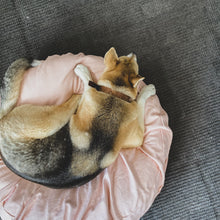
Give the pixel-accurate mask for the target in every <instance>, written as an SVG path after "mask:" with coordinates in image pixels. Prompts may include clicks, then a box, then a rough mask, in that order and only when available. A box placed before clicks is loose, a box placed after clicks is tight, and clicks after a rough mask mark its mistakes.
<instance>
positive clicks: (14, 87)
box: [0, 58, 32, 119]
mask: <svg viewBox="0 0 220 220" xmlns="http://www.w3.org/2000/svg"><path fill="white" fill-rule="evenodd" d="M31 63H32V62H31V61H29V60H27V59H25V58H21V59H18V60H16V61H14V62H13V63H12V64H11V65H10V66H9V68H8V69H7V71H6V73H5V76H4V78H3V87H2V88H1V107H0V119H2V118H3V117H4V116H5V115H6V114H8V113H9V112H10V111H11V110H12V109H13V108H14V107H15V105H16V103H17V101H18V98H19V93H20V88H21V83H22V80H23V77H24V73H25V71H26V70H27V69H28V68H29V67H31Z"/></svg>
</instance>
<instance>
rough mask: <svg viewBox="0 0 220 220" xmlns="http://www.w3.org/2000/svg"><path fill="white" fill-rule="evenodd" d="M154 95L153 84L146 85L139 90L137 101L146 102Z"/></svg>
mask: <svg viewBox="0 0 220 220" xmlns="http://www.w3.org/2000/svg"><path fill="white" fill-rule="evenodd" d="M155 94H156V88H155V86H154V85H153V84H150V85H146V86H144V87H143V89H142V90H141V92H140V94H139V95H138V99H137V101H141V100H143V101H146V100H147V99H148V98H149V97H150V96H152V95H155Z"/></svg>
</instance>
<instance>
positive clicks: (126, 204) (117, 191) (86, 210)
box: [0, 53, 172, 220]
mask: <svg viewBox="0 0 220 220" xmlns="http://www.w3.org/2000/svg"><path fill="white" fill-rule="evenodd" d="M78 63H82V64H84V65H86V66H87V67H88V68H89V69H90V71H91V74H92V77H93V80H94V81H95V82H97V79H98V78H99V76H100V75H101V74H102V72H103V71H104V68H105V66H104V62H103V58H102V57H98V56H92V55H84V54H82V53H80V54H77V55H74V54H71V53H68V54H65V55H62V56H59V55H54V56H50V57H48V58H47V59H46V60H45V61H42V62H41V64H40V65H38V66H37V67H34V68H31V69H29V70H28V71H27V73H26V74H25V78H24V80H23V84H22V89H21V93H20V98H19V101H18V105H22V104H24V103H32V104H38V105H46V104H49V105H51V104H57V105H58V104H61V103H63V102H64V101H66V100H67V99H68V98H69V97H70V96H71V95H72V93H82V92H83V83H82V82H81V80H80V79H79V78H78V77H77V76H76V75H75V74H74V68H75V66H76V65H77V64H78ZM140 74H141V73H140ZM143 85H144V83H139V86H138V87H139V88H138V89H139V90H140V89H141V87H143ZM144 123H145V134H144V143H143V146H140V147H138V148H136V149H128V150H126V149H124V150H122V151H121V152H120V154H119V156H118V158H117V159H116V161H115V162H114V163H113V164H112V165H111V166H109V167H108V168H107V169H105V170H104V171H103V172H102V173H101V174H100V175H98V176H97V177H96V178H94V179H93V180H92V181H90V182H89V183H87V184H85V185H83V186H80V187H78V188H71V189H50V188H47V187H44V186H41V185H38V184H35V183H32V182H29V181H27V180H25V179H22V178H20V177H18V176H17V175H15V174H14V173H12V172H11V171H10V170H9V169H8V168H7V167H6V166H5V165H4V163H3V162H2V160H1V158H0V216H1V217H2V219H3V220H7V219H14V218H15V219H53V220H54V219H66V220H67V219H75V220H78V219H102V220H104V219H139V218H140V217H141V216H142V215H144V213H145V212H146V211H147V210H148V209H149V208H150V206H151V204H152V203H153V201H154V199H155V198H156V196H157V195H158V194H159V192H160V191H161V188H162V187H163V184H164V179H165V170H166V166H167V160H168V154H169V149H170V145H171V140H172V131H171V130H170V128H169V126H168V116H167V114H166V112H165V111H164V110H163V109H162V107H161V105H160V102H159V99H158V97H157V96H156V95H155V96H152V97H150V98H149V99H148V100H147V102H146V105H145V122H144Z"/></svg>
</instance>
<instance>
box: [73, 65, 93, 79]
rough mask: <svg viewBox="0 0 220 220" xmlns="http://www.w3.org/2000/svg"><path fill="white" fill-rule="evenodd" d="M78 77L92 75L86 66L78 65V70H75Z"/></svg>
mask: <svg viewBox="0 0 220 220" xmlns="http://www.w3.org/2000/svg"><path fill="white" fill-rule="evenodd" d="M74 71H75V73H76V75H77V76H80V75H81V74H90V72H89V70H88V68H87V67H86V66H84V65H83V64H78V65H77V66H76V68H75V69H74Z"/></svg>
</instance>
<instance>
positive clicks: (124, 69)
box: [0, 48, 155, 188]
mask: <svg viewBox="0 0 220 220" xmlns="http://www.w3.org/2000/svg"><path fill="white" fill-rule="evenodd" d="M104 62H105V65H106V69H105V71H104V73H103V74H102V76H101V78H100V79H99V80H98V82H97V84H96V83H94V82H93V81H92V78H91V75H90V72H89V70H88V69H87V67H85V66H83V65H82V64H79V65H77V66H76V68H75V73H76V74H77V75H78V76H79V77H80V78H81V80H82V81H83V84H84V92H83V94H82V95H77V94H73V96H72V97H71V98H70V99H69V100H67V101H66V102H65V103H63V104H61V105H58V106H56V105H51V106H36V105H30V104H25V105H21V106H16V103H17V101H18V97H19V92H20V88H21V82H22V80H23V76H24V73H25V71H26V70H27V69H28V68H30V67H31V66H33V65H35V64H36V62H35V63H34V64H33V63H32V64H31V63H30V62H29V61H28V60H26V59H19V60H17V61H15V62H14V63H12V64H11V66H10V67H9V68H8V70H7V72H6V74H5V77H4V87H3V89H2V91H1V102H2V103H1V110H0V152H1V156H2V159H3V161H4V162H5V164H6V166H7V167H8V168H9V169H11V170H12V171H13V172H14V173H16V174H17V175H19V176H21V177H23V178H25V179H27V180H30V181H33V182H36V183H39V184H42V185H45V186H48V187H52V188H68V187H74V186H80V185H82V184H85V183H87V182H88V181H90V180H91V179H93V178H94V177H95V176H97V175H98V174H99V173H100V172H101V171H102V170H103V169H105V168H106V167H108V166H109V165H110V164H112V163H113V162H114V161H115V159H116V158H117V156H118V153H119V151H120V149H122V148H134V147H138V146H141V145H142V142H143V135H144V106H145V101H146V100H147V98H149V97H150V96H151V95H154V94H155V87H154V86H153V85H148V86H145V87H144V88H143V89H142V90H141V92H140V94H139V95H138V96H137V85H138V83H139V82H140V81H141V80H143V79H144V77H141V76H140V75H139V74H138V64H137V61H136V55H134V54H129V55H128V56H121V57H118V55H117V53H116V51H115V49H114V48H111V49H110V50H109V51H108V52H107V53H106V54H105V57H104Z"/></svg>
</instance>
